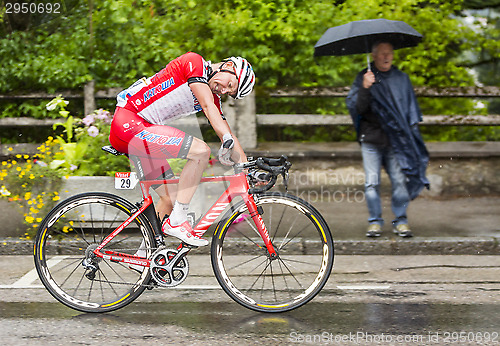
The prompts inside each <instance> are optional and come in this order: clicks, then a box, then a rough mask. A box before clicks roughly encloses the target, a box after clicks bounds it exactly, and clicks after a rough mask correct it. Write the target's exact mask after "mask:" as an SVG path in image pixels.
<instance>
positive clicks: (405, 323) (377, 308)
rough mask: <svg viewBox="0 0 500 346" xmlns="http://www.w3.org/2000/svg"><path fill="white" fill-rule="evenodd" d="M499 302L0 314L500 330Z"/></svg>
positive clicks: (198, 324)
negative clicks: (283, 309) (267, 311)
mask: <svg viewBox="0 0 500 346" xmlns="http://www.w3.org/2000/svg"><path fill="white" fill-rule="evenodd" d="M499 308H500V306H499V305H450V304H366V303H364V304H363V303H355V304H348V303H314V302H311V303H309V304H307V305H306V306H303V307H302V308H300V309H298V310H295V311H291V312H287V313H282V314H264V313H254V312H252V311H250V310H247V309H245V308H243V307H240V306H239V305H237V304H234V303H191V302H190V303H186V302H175V303H168V302H166V303H133V304H131V305H129V306H128V307H125V308H123V309H121V310H119V311H116V312H113V313H106V314H86V313H79V312H77V311H74V310H72V309H69V308H66V307H65V306H63V305H61V304H58V303H8V302H0V318H2V319H11V318H16V319H18V318H22V319H49V320H66V319H71V320H77V321H81V322H84V323H86V324H89V325H102V324H108V325H130V324H134V325H138V324H139V325H140V324H143V325H173V326H178V327H183V328H186V329H190V330H193V331H196V332H215V333H235V332H236V333H251V334H259V335H266V334H274V335H288V334H290V332H292V331H296V332H299V333H323V332H328V333H334V334H348V333H350V332H356V331H363V332H365V333H380V332H384V333H392V334H401V333H421V334H424V333H429V332H433V331H457V330H458V331H460V330H480V331H483V332H485V331H490V332H498V326H499V325H500V314H499V313H498V311H499V310H500V309H499Z"/></svg>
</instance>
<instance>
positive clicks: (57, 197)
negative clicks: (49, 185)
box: [52, 196, 61, 201]
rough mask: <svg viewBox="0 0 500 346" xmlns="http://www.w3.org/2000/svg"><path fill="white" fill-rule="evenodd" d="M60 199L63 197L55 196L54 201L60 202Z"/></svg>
mask: <svg viewBox="0 0 500 346" xmlns="http://www.w3.org/2000/svg"><path fill="white" fill-rule="evenodd" d="M60 199H61V197H59V196H54V198H52V200H53V201H58V200H60Z"/></svg>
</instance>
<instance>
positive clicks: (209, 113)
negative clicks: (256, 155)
mask: <svg viewBox="0 0 500 346" xmlns="http://www.w3.org/2000/svg"><path fill="white" fill-rule="evenodd" d="M189 86H190V88H191V90H192V91H193V94H194V96H195V97H196V99H197V100H198V102H199V103H200V106H201V108H202V109H203V112H204V113H205V116H206V117H207V118H208V121H209V122H210V125H212V128H213V129H214V131H215V133H216V134H217V136H218V137H219V138H220V140H221V141H222V136H224V134H226V133H230V134H231V135H232V136H233V139H234V142H235V143H234V149H233V150H234V152H235V154H236V153H237V154H238V155H235V154H233V157H232V158H233V160H234V161H235V162H237V163H239V162H246V161H247V157H246V155H245V152H244V151H243V148H242V147H241V145H240V142H239V141H238V138H236V136H235V135H234V134H233V133H232V132H231V129H230V128H229V124H228V123H227V121H225V120H224V119H223V118H222V116H221V114H220V112H219V109H218V108H217V106H216V105H215V103H214V95H213V94H212V90H210V87H209V86H208V84H205V83H191V84H190V85H189ZM236 156H237V157H236Z"/></svg>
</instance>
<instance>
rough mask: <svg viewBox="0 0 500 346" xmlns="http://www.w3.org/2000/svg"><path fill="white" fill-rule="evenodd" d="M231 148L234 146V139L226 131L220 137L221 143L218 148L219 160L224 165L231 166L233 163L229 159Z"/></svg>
mask: <svg viewBox="0 0 500 346" xmlns="http://www.w3.org/2000/svg"><path fill="white" fill-rule="evenodd" d="M233 148H234V139H233V136H231V134H229V133H226V134H225V135H224V136H223V137H222V144H221V146H220V149H219V154H218V157H219V161H220V163H222V164H223V165H224V166H232V165H234V162H233V161H232V160H231V155H232V153H233Z"/></svg>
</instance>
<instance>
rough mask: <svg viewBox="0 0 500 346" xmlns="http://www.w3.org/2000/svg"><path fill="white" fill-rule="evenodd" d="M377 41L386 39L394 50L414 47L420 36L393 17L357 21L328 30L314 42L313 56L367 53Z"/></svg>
mask: <svg viewBox="0 0 500 346" xmlns="http://www.w3.org/2000/svg"><path fill="white" fill-rule="evenodd" d="M377 41H384V42H389V43H391V44H392V46H393V47H394V49H400V48H406V47H413V46H416V45H417V44H419V43H420V41H422V35H421V34H420V33H418V31H416V30H415V29H413V28H412V27H411V26H409V25H408V24H406V23H405V22H401V21H397V20H387V19H382V18H380V19H367V20H358V21H355V22H351V23H348V24H344V25H340V26H335V27H333V28H330V29H328V30H327V31H326V32H325V33H324V34H323V36H321V38H320V39H319V40H318V42H316V44H315V45H314V56H324V55H336V56H340V55H351V54H361V53H370V52H371V49H372V46H373V44H374V43H375V42H377Z"/></svg>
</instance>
